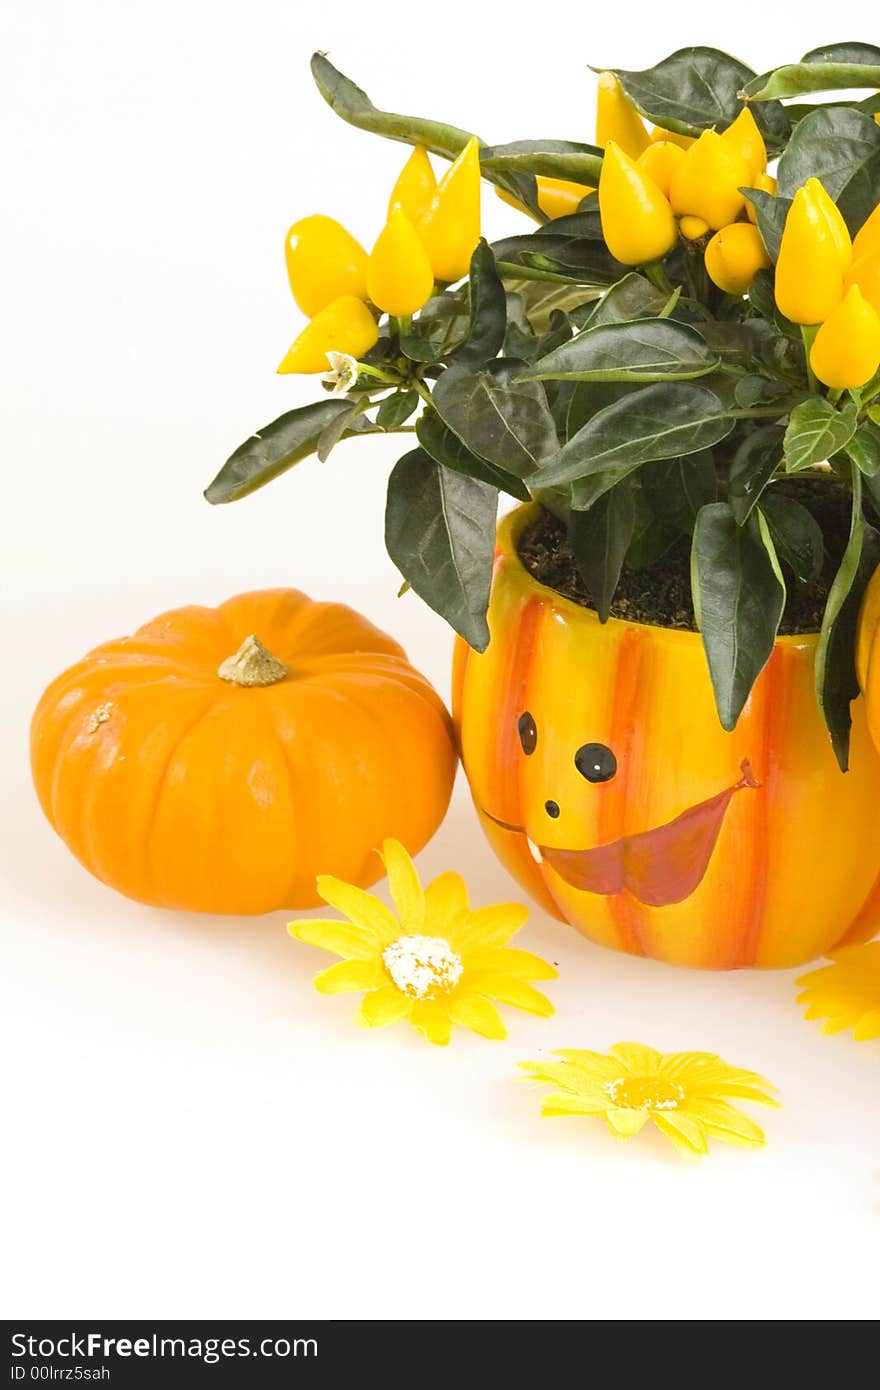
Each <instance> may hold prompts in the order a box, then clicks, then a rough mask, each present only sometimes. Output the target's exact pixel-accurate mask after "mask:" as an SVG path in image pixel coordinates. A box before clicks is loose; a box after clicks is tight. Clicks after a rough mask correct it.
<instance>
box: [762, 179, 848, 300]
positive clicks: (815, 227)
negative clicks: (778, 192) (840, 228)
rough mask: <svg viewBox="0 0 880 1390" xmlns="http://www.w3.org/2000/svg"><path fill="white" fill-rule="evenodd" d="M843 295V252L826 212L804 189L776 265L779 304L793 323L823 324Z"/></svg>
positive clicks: (791, 213)
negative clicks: (841, 256) (841, 258)
mask: <svg viewBox="0 0 880 1390" xmlns="http://www.w3.org/2000/svg"><path fill="white" fill-rule="evenodd" d="M842 294H843V268H842V266H841V264H840V249H839V247H838V244H837V242H836V240H835V238H834V236H833V234H832V230H831V224H830V223H829V221H828V218H827V216H826V214H825V212H824V210H823V209H822V207H820V205H819V204H818V203H817V201H816V197H815V194H814V193H813V192H812V191H811V190H810V189H809V188H807V186H806V185H804V187H803V188H799V189H798V191H797V193H796V194H795V195H794V202H793V203H792V205H791V207H790V208H789V210H788V216H787V217H786V219H785V228H784V230H783V233H782V241H781V244H780V247H779V256H778V258H777V261H776V303H777V305H778V307H779V310H780V312H781V313H783V314H784V315H785V317H786V318H787V319H791V321H792V323H801V324H812V323H822V322H823V320H824V319H827V318H828V316H829V314H830V313H831V312H832V310H833V309H835V308H836V307H837V305H838V304H839V303H840V300H841V296H842Z"/></svg>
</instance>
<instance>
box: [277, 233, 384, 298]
mask: <svg viewBox="0 0 880 1390" xmlns="http://www.w3.org/2000/svg"><path fill="white" fill-rule="evenodd" d="M284 255H285V259H286V261H287V276H288V279H289V280H290V288H291V290H292V291H293V297H294V299H295V300H296V302H297V304H298V305H299V307H300V309H302V311H303V313H304V314H307V315H308V317H309V318H312V317H313V316H314V315H315V314H317V313H319V312H320V310H321V309H323V308H324V307H325V305H327V304H330V303H331V301H332V300H334V299H339V298H340V296H341V295H354V296H355V298H357V299H366V297H367V282H366V272H367V253H366V251H365V250H364V248H363V247H362V246H361V245H360V243H359V242H357V241H355V239H354V237H353V236H352V235H351V233H350V232H347V231H346V230H345V228H344V227H343V226H341V224H340V223H339V222H336V221H334V219H333V218H332V217H322V216H321V215H320V214H316V215H315V216H314V217H304V218H302V220H301V221H299V222H294V224H293V226H292V227H291V229H290V231H289V232H288V233H287V240H286V241H285V243H284Z"/></svg>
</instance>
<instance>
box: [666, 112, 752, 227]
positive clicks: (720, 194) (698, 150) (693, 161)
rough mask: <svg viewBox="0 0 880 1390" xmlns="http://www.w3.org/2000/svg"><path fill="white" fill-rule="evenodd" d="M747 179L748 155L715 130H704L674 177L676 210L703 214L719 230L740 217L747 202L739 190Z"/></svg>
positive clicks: (673, 192)
mask: <svg viewBox="0 0 880 1390" xmlns="http://www.w3.org/2000/svg"><path fill="white" fill-rule="evenodd" d="M748 182H749V166H748V164H747V163H746V159H745V156H744V155H742V154H741V153H740V151H739V150H738V149H736V148H735V146H734V145H733V144H731V142H730V141H729V140H725V139H724V137H723V136H721V135H718V134H717V132H716V131H714V130H704V131H703V133H702V135H701V136H700V138H699V139H698V140H695V141H694V143H693V144H692V145H691V147H690V149H689V150H686V151H685V157H684V161H683V163H682V165H681V167H680V168H679V170H678V172H677V174H676V176H675V178H674V179H673V182H672V191H671V197H670V201H671V203H672V208H673V211H674V212H677V213H678V214H679V215H680V216H681V215H686V214H690V215H691V216H693V217H702V219H703V221H704V222H707V223H708V224H709V226H710V227H711V228H712V229H713V230H715V231H717V230H718V229H719V228H721V227H726V226H727V225H728V224H729V223H730V222H735V221H736V219H737V217H739V215H740V213H741V212H742V210H743V206H744V203H745V199H744V198H743V195H742V194H741V193H740V191H739V190H740V188H741V187H742V186H743V185H745V184H748Z"/></svg>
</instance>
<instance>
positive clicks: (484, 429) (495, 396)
mask: <svg viewBox="0 0 880 1390" xmlns="http://www.w3.org/2000/svg"><path fill="white" fill-rule="evenodd" d="M522 368H523V364H522V362H518V361H516V360H515V359H509V358H503V357H501V358H499V359H498V360H497V361H496V362H491V363H490V364H489V365H488V366H487V367H485V368H484V369H483V370H482V371H479V372H473V371H469V370H467V369H465V368H463V367H450V368H449V369H448V371H445V372H444V373H443V375H442V376H441V377H440V379H439V381H438V382H437V385H436V386H435V387H434V393H433V402H434V408H435V410H436V411H437V414H438V415H439V416H440V418H441V420H443V422H444V424H446V425H448V427H449V429H451V430H452V432H453V434H455V435H457V436H458V438H459V439H460V440H461V442H462V443H463V444H464V445H465V446H466V448H468V449H470V450H471V452H472V453H474V454H477V455H478V456H479V457H480V458H483V459H486V460H487V461H488V462H489V463H494V464H495V465H496V467H498V468H503V469H504V470H505V472H508V473H514V474H515V475H516V476H517V477H518V478H525V477H527V476H528V475H529V474H530V473H533V472H534V471H535V469H536V468H537V467H538V466H539V465H540V464H541V463H543V462H544V461H545V460H546V459H548V458H550V457H551V456H552V455H553V454H554V453H555V452H556V449H557V447H558V442H557V438H556V427H555V425H554V424H553V416H552V415H551V414H550V410H549V408H548V405H547V396H546V393H545V391H544V388H543V386H542V385H541V383H540V382H537V381H520V380H519V379H518V378H519V374H520V372H521V371H522Z"/></svg>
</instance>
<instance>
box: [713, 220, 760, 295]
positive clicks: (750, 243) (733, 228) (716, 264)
mask: <svg viewBox="0 0 880 1390" xmlns="http://www.w3.org/2000/svg"><path fill="white" fill-rule="evenodd" d="M769 264H770V257H769V256H768V255H767V252H766V251H765V249H764V243H763V241H762V240H761V234H760V232H759V231H758V229H757V227H753V226H752V224H751V222H732V223H731V224H730V226H729V227H722V228H721V231H720V232H716V233H715V235H714V236H713V238H712V240H711V241H710V242H709V245H708V246H707V247H706V270H707V271H708V273H709V277H710V279H711V280H712V281H713V282H714V283H715V284H716V285H717V286H718V288H719V289H721V290H724V291H725V292H726V293H727V294H745V293H746V291H747V290H748V288H749V286H750V285H751V283H752V281H753V280H754V278H755V276H756V275H757V273H758V271H759V270H761V269H762V267H764V266H769Z"/></svg>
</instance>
